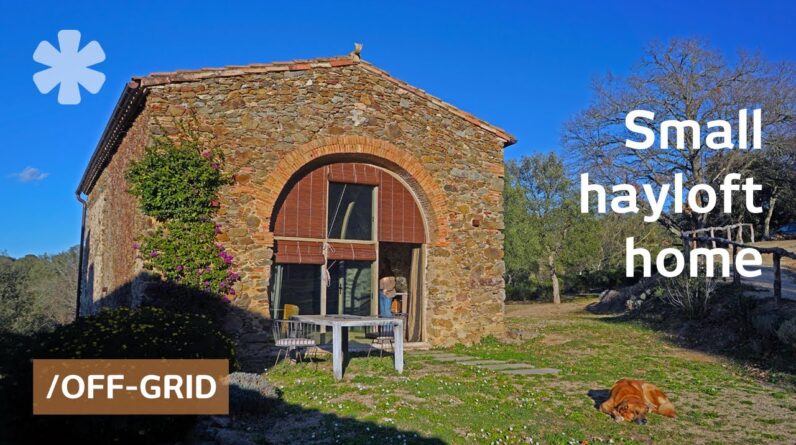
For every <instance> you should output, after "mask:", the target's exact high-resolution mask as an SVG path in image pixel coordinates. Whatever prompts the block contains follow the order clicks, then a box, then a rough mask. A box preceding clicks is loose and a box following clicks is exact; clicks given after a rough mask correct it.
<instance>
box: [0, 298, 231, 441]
mask: <svg viewBox="0 0 796 445" xmlns="http://www.w3.org/2000/svg"><path fill="white" fill-rule="evenodd" d="M25 344H26V345H27V347H20V348H18V349H17V350H16V351H15V353H14V354H12V356H9V357H4V360H11V362H10V363H6V366H7V368H6V369H5V370H4V371H5V372H7V374H5V375H4V376H3V379H2V380H0V382H1V383H2V393H0V403H2V407H0V410H7V411H10V412H4V413H0V416H2V417H3V418H4V419H7V420H8V421H9V424H10V425H14V427H15V428H14V431H13V433H11V432H9V434H13V435H14V437H12V438H11V440H12V441H23V442H32V443H45V441H51V440H58V441H60V440H61V439H62V438H64V437H69V438H71V439H74V440H81V441H87V442H90V443H160V442H163V441H167V440H173V439H175V438H178V437H179V436H181V435H182V434H183V433H184V432H185V431H186V429H187V428H189V427H190V426H192V425H193V423H194V421H195V417H194V416H172V417H163V416H37V417H33V416H31V415H30V413H31V409H32V408H31V398H32V388H31V381H32V374H31V373H32V364H31V361H30V360H31V359H32V358H82V359H87V358H103V359H135V358H137V359H158V358H172V359H189V358H203V359H211V358H215V359H218V358H226V359H229V360H230V361H231V368H233V369H236V368H237V362H236V361H235V356H234V354H235V352H234V347H233V344H232V342H231V340H230V339H229V338H227V337H226V336H225V335H224V334H222V333H221V332H220V331H218V329H216V327H215V325H214V324H213V322H212V321H211V320H210V319H209V318H208V317H207V316H205V315H198V314H187V313H175V312H169V311H164V310H163V309H159V308H151V307H146V308H141V309H113V310H110V309H105V310H102V311H101V312H100V313H99V314H97V315H96V316H93V317H87V318H81V319H78V320H77V321H75V322H73V323H71V324H68V325H64V326H61V327H58V328H56V329H55V330H54V331H53V332H51V333H41V334H38V335H36V336H35V337H33V338H32V341H30V342H27V343H25ZM3 439H5V438H3V437H0V442H2V441H3Z"/></svg>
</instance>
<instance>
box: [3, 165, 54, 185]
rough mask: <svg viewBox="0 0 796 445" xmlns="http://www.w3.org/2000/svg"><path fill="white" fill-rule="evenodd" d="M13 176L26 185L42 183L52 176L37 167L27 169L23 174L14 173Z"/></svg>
mask: <svg viewBox="0 0 796 445" xmlns="http://www.w3.org/2000/svg"><path fill="white" fill-rule="evenodd" d="M11 176H12V177H14V178H17V179H18V180H19V182H23V183H24V182H35V181H41V180H42V179H44V178H46V177H47V176H50V174H49V173H44V172H43V171H41V170H39V169H38V168H36V167H25V168H24V169H23V170H22V171H21V172H19V173H14V174H12V175H11Z"/></svg>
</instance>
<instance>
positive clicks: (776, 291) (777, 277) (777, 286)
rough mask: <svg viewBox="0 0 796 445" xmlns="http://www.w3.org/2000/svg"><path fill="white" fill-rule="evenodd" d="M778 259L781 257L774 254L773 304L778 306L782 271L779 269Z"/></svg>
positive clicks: (780, 295)
mask: <svg viewBox="0 0 796 445" xmlns="http://www.w3.org/2000/svg"><path fill="white" fill-rule="evenodd" d="M780 259H782V255H780V254H778V253H775V254H774V303H775V304H776V305H777V306H779V300H780V298H782V270H781V269H780Z"/></svg>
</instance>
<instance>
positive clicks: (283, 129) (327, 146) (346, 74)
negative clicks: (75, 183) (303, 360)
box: [92, 64, 504, 345]
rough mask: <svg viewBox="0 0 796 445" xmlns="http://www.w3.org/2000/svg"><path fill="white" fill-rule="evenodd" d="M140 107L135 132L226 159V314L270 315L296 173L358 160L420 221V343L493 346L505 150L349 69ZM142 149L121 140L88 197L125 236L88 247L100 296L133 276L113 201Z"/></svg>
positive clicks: (201, 85) (124, 203)
mask: <svg viewBox="0 0 796 445" xmlns="http://www.w3.org/2000/svg"><path fill="white" fill-rule="evenodd" d="M145 108H146V111H145V114H146V119H143V118H142V116H143V115H142V116H139V118H138V120H137V121H136V125H138V126H143V125H146V127H147V133H148V134H149V135H166V136H174V137H177V135H179V134H180V133H181V131H182V130H180V128H181V127H186V126H189V127H190V128H192V129H193V131H195V132H196V135H198V137H200V138H201V139H202V140H204V141H205V142H206V143H208V144H212V145H213V146H215V147H218V148H220V149H221V150H223V153H224V154H225V157H226V168H227V169H228V170H229V171H230V172H232V173H233V174H234V176H235V182H234V184H233V185H230V186H229V187H227V188H225V189H224V190H223V192H222V196H221V207H220V212H219V214H218V222H219V223H220V224H221V225H222V227H223V233H222V234H221V235H220V240H221V241H222V242H223V243H224V244H225V245H226V246H227V250H228V251H230V252H231V253H232V254H233V255H234V256H235V257H236V265H237V269H238V271H239V272H240V273H241V275H242V281H241V283H240V284H239V289H238V290H239V292H238V296H237V298H236V300H235V301H234V302H233V304H234V305H235V306H236V307H238V308H241V309H245V311H247V312H249V313H252V314H258V315H261V316H262V317H267V316H268V315H267V314H268V285H269V279H270V266H271V263H272V257H273V249H272V247H273V236H272V234H271V232H270V218H271V212H272V211H273V207H274V202H275V200H276V197H277V195H278V194H279V193H280V191H281V190H282V187H283V186H284V185H285V183H286V182H287V180H288V179H289V178H290V177H291V176H292V175H293V174H294V173H295V172H296V171H297V170H299V169H300V168H302V167H303V166H305V165H306V164H307V163H313V162H327V161H332V160H357V161H360V162H361V161H365V162H370V163H373V164H376V165H379V166H382V167H384V168H388V169H390V170H392V171H394V172H396V173H397V174H398V175H399V176H401V177H403V178H404V179H405V180H406V182H407V183H408V184H409V186H410V188H411V189H412V191H413V193H415V195H416V196H417V198H418V200H419V202H420V205H421V208H422V210H423V212H424V214H425V217H426V219H427V221H426V223H427V226H428V230H429V235H430V242H429V243H428V245H427V252H426V258H427V270H426V275H425V277H426V301H427V316H426V320H427V325H426V334H427V339H428V340H429V341H430V342H431V343H433V344H437V345H451V344H455V343H460V342H462V343H472V342H475V341H477V340H478V339H480V338H481V337H483V336H484V335H498V336H500V335H502V334H503V304H504V302H503V300H504V282H503V273H504V263H503V234H502V229H503V217H502V189H503V144H504V141H502V140H500V139H499V138H498V137H496V136H495V134H493V133H491V132H489V131H486V130H484V129H483V128H482V127H480V126H478V125H475V124H473V123H472V122H469V121H468V120H466V119H464V118H462V117H461V116H457V115H454V114H453V113H451V112H450V111H448V110H446V109H444V108H443V107H441V106H440V105H438V104H436V103H434V102H432V101H430V100H428V98H426V97H423V96H421V95H418V94H415V93H413V92H411V91H409V90H408V89H405V88H402V87H401V86H400V85H398V84H396V83H395V82H391V81H389V80H388V79H386V78H385V77H384V76H382V75H379V74H378V73H375V72H373V71H372V70H369V69H366V68H365V67H363V66H360V65H357V64H353V65H348V66H340V67H335V68H314V69H307V70H299V71H285V72H273V73H261V74H246V75H240V76H230V77H215V78H206V79H203V80H197V81H192V82H185V83H171V84H169V83H167V84H163V85H157V86H151V87H149V88H148V97H147V100H146V105H145ZM140 128H141V127H136V128H134V130H137V131H141V130H140ZM140 147H141V135H140V134H138V133H137V132H136V131H131V132H130V133H129V134H128V136H127V138H126V139H125V142H124V143H123V144H122V147H121V148H120V149H119V152H118V153H117V154H116V155H115V156H114V160H113V162H112V163H111V165H110V166H109V167H108V168H107V169H106V170H105V172H104V173H103V174H102V177H101V179H100V181H99V182H98V184H97V186H96V187H95V190H97V192H96V193H95V192H92V198H94V195H97V196H100V195H101V192H100V190H101V189H106V190H111V191H112V195H107V198H105V199H107V200H108V203H107V204H106V206H110V207H111V208H113V209H114V210H110V211H107V210H106V211H105V212H104V213H103V216H102V217H101V219H102V218H104V219H105V221H106V223H105V224H107V221H108V220H110V221H113V223H112V224H119V225H120V227H119V228H118V229H114V230H117V231H118V232H119V233H118V234H117V235H120V234H122V233H123V236H113V237H111V238H112V239H113V242H110V239H108V240H106V241H103V243H102V245H101V246H96V245H95V246H94V247H93V249H94V254H93V255H98V253H99V252H101V255H102V263H103V264H102V269H103V272H102V274H103V276H105V274H110V275H112V276H113V278H112V279H110V280H106V281H103V283H105V282H107V283H109V284H110V285H111V286H113V285H116V284H118V283H121V282H123V281H124V280H125V279H127V278H129V277H130V276H134V275H135V274H136V273H137V270H138V269H136V267H138V266H136V265H135V264H133V262H132V261H130V262H127V263H124V261H121V260H119V258H121V257H124V256H125V255H127V256H130V245H131V244H132V239H133V238H134V237H133V236H132V234H133V233H134V232H135V231H136V230H139V229H140V228H141V227H143V226H142V225H140V224H139V223H135V222H133V223H131V222H130V221H138V220H139V217H135V216H132V215H131V213H130V211H129V209H130V197H129V196H122V195H123V193H119V191H120V190H126V185H125V183H124V178H123V177H122V175H120V174H119V171H120V169H121V168H122V167H123V166H124V165H126V162H127V161H126V160H127V159H128V158H129V157H131V156H135V155H136V154H137V153H139V152H140ZM111 184H113V185H111ZM101 186H102V187H101ZM96 205H97V203H92V206H96ZM92 225H96V223H95V222H92ZM92 230H94V229H93V228H92ZM98 250H99V252H98ZM108 255H111V256H112V257H113V258H114V260H108V259H107V258H106V257H107V256H108ZM106 261H107V263H106ZM123 263H124V264H123ZM122 265H123V266H124V267H126V268H128V269H127V270H126V271H122V270H119V269H120V268H122ZM109 270H110V271H109ZM95 280H96V278H95ZM111 283H113V284H111ZM94 293H95V299H96V293H97V288H96V286H95V288H94Z"/></svg>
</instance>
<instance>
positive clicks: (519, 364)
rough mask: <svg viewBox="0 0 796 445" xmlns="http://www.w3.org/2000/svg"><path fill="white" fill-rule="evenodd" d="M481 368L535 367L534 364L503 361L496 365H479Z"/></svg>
mask: <svg viewBox="0 0 796 445" xmlns="http://www.w3.org/2000/svg"><path fill="white" fill-rule="evenodd" d="M478 367H479V368H484V369H489V370H490V371H505V370H507V369H534V366H532V365H529V364H527V363H506V362H502V363H500V364H495V365H479V366H478Z"/></svg>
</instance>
